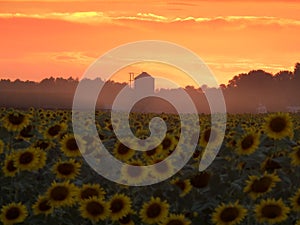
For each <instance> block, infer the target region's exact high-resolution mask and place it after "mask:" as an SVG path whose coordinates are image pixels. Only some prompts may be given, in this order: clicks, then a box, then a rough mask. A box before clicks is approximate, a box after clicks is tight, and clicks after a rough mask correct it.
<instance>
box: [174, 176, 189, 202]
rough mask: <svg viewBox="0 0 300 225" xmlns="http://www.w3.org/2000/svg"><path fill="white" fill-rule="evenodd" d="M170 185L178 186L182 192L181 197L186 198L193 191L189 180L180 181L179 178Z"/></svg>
mask: <svg viewBox="0 0 300 225" xmlns="http://www.w3.org/2000/svg"><path fill="white" fill-rule="evenodd" d="M170 183H171V184H174V185H176V186H177V187H178V188H179V189H180V190H181V193H180V197H184V196H185V195H187V194H188V193H189V192H190V191H191V190H192V185H191V182H190V180H189V179H185V180H180V179H179V178H176V179H173V180H171V182H170Z"/></svg>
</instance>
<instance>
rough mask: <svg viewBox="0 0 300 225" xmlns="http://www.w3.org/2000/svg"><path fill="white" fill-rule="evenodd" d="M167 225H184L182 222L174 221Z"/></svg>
mask: <svg viewBox="0 0 300 225" xmlns="http://www.w3.org/2000/svg"><path fill="white" fill-rule="evenodd" d="M166 225H184V223H183V222H182V221H181V220H177V219H173V220H170V221H169V222H168V223H167V224H166Z"/></svg>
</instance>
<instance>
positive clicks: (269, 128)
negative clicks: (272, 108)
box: [263, 113, 293, 139]
mask: <svg viewBox="0 0 300 225" xmlns="http://www.w3.org/2000/svg"><path fill="white" fill-rule="evenodd" d="M263 129H264V132H265V133H266V134H267V136H268V137H270V138H274V139H282V138H284V137H287V136H289V137H290V138H292V137H293V122H292V119H291V117H290V115H289V114H288V113H275V114H271V115H269V116H268V117H267V118H266V121H265V124H264V126H263Z"/></svg>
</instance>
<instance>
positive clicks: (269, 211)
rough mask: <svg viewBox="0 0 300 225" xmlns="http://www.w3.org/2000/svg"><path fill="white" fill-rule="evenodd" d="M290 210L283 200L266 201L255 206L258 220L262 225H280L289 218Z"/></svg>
mask: <svg viewBox="0 0 300 225" xmlns="http://www.w3.org/2000/svg"><path fill="white" fill-rule="evenodd" d="M289 211H290V209H289V207H287V206H286V205H285V204H284V203H283V201H282V199H279V200H275V199H273V198H272V199H266V200H265V199H264V200H262V201H261V202H260V203H259V204H257V205H255V208H254V212H255V216H256V220H257V221H258V222H260V223H263V222H267V223H269V224H274V223H280V222H282V221H284V220H286V219H287V218H288V213H289Z"/></svg>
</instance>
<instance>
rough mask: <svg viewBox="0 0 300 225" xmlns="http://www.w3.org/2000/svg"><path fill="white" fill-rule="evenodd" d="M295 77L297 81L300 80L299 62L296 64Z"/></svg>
mask: <svg viewBox="0 0 300 225" xmlns="http://www.w3.org/2000/svg"><path fill="white" fill-rule="evenodd" d="M294 77H295V79H297V80H300V63H298V62H297V63H296V64H295V68H294Z"/></svg>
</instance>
